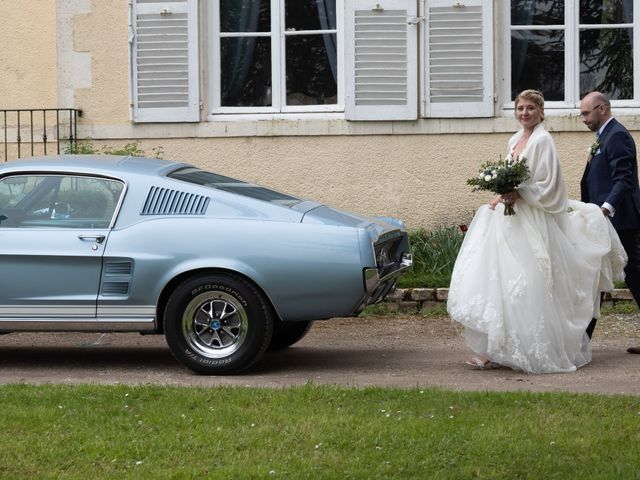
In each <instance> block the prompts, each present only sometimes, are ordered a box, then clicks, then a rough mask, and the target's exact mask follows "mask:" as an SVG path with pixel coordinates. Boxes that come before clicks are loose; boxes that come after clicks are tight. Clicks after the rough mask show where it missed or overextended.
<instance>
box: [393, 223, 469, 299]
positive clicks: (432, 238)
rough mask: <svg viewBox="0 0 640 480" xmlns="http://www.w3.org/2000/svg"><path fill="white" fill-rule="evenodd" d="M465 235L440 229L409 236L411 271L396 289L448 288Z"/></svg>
mask: <svg viewBox="0 0 640 480" xmlns="http://www.w3.org/2000/svg"><path fill="white" fill-rule="evenodd" d="M463 239H464V233H463V232H462V230H461V229H460V227H440V228H438V229H436V230H432V231H427V230H424V229H420V230H415V231H412V232H409V240H410V242H411V254H412V255H413V267H412V268H411V270H410V271H409V272H407V274H406V275H404V276H403V277H401V279H400V281H399V282H398V286H399V287H414V288H419V287H423V288H424V287H431V288H433V287H448V286H449V282H450V281H451V272H452V271H453V265H454V263H455V261H456V257H457V256H458V252H459V251H460V246H461V245H462V240H463Z"/></svg>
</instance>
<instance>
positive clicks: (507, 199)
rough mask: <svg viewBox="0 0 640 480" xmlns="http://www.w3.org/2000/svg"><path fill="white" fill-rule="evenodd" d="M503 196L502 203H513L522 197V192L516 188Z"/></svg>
mask: <svg viewBox="0 0 640 480" xmlns="http://www.w3.org/2000/svg"><path fill="white" fill-rule="evenodd" d="M501 198H502V203H507V204H511V205H513V204H514V203H516V200H518V199H519V198H520V194H519V193H518V192H517V191H515V190H514V191H513V192H509V193H505V194H503V195H501Z"/></svg>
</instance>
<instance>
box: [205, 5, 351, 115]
mask: <svg viewBox="0 0 640 480" xmlns="http://www.w3.org/2000/svg"><path fill="white" fill-rule="evenodd" d="M208 2H209V3H208V7H209V8H208V12H209V15H208V19H207V26H206V30H207V31H208V33H209V34H208V46H209V48H208V52H209V53H208V55H207V58H208V62H207V63H208V68H207V71H208V76H209V85H210V88H209V98H210V99H211V104H210V106H209V112H210V113H209V120H216V119H220V116H221V115H224V116H225V117H227V116H229V115H233V114H255V116H256V117H260V116H261V114H272V115H273V114H275V115H277V114H287V113H323V112H344V90H345V75H344V69H345V63H344V62H345V61H344V57H345V53H344V0H336V28H335V30H322V31H321V32H322V33H334V34H335V35H336V45H337V52H336V55H337V60H336V61H337V63H336V65H337V68H338V78H337V79H336V83H337V96H336V98H337V103H336V104H332V105H291V106H287V105H286V103H285V102H286V82H285V80H286V60H285V53H286V52H285V45H286V38H287V37H289V36H293V35H305V34H310V33H320V31H314V30H308V31H299V32H287V31H284V20H285V10H284V5H285V0H271V3H270V6H271V32H252V33H249V34H244V33H220V14H219V12H220V0H208ZM241 36H252V37H255V36H261V37H268V38H271V45H272V48H271V72H272V73H271V75H272V86H271V87H272V91H271V99H272V105H273V106H271V107H258V106H256V107H223V106H222V105H221V95H220V94H221V82H220V71H221V66H220V56H219V55H218V52H219V51H220V39H221V38H223V37H241ZM274 45H275V47H274ZM276 72H277V73H276ZM252 116H254V115H252Z"/></svg>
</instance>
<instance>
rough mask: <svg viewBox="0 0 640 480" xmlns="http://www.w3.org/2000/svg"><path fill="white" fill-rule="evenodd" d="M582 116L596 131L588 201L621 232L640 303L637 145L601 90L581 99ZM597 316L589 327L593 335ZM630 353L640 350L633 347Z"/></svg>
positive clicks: (584, 186)
mask: <svg viewBox="0 0 640 480" xmlns="http://www.w3.org/2000/svg"><path fill="white" fill-rule="evenodd" d="M580 116H581V117H582V122H583V123H584V124H585V125H586V126H587V127H589V130H591V131H593V132H596V138H597V139H596V141H595V142H594V144H593V146H592V148H591V152H590V157H589V161H588V162H587V166H586V168H585V170H584V174H583V175H582V180H581V181H580V196H581V199H582V201H583V202H585V203H587V202H588V203H595V204H596V205H600V208H601V209H602V213H603V214H604V215H606V216H607V217H609V219H610V220H611V223H612V224H613V227H614V228H615V229H616V231H617V232H618V236H619V237H620V241H621V242H622V246H623V247H624V249H625V251H626V252H627V255H628V257H629V261H628V263H627V266H626V267H625V269H624V272H625V281H626V284H627V286H628V287H629V290H630V291H631V294H632V295H633V298H634V299H635V301H636V303H637V304H638V305H639V306H640V187H639V186H638V163H637V160H636V145H635V142H634V141H633V138H632V137H631V134H630V133H629V131H628V130H627V129H626V128H625V127H624V126H623V125H622V124H621V123H619V122H618V121H617V120H616V119H615V118H613V117H612V116H611V103H610V101H609V99H608V98H607V97H606V96H605V95H604V94H602V93H600V92H591V93H589V94H587V95H586V96H585V97H584V98H583V99H582V101H581V102H580ZM595 326H596V320H595V319H593V320H592V321H591V323H590V324H589V326H588V327H587V334H588V335H589V338H591V334H592V333H593V329H594V328H595ZM627 352H629V353H640V347H630V348H628V349H627Z"/></svg>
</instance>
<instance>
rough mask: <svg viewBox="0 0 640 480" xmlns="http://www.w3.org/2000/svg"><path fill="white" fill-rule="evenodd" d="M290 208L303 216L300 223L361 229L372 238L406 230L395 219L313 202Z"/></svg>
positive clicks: (399, 221)
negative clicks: (366, 214)
mask: <svg viewBox="0 0 640 480" xmlns="http://www.w3.org/2000/svg"><path fill="white" fill-rule="evenodd" d="M291 208H292V209H293V210H296V211H298V212H300V213H302V214H303V215H302V223H320V224H324V225H336V226H344V227H357V228H363V229H366V230H368V231H369V232H370V233H371V234H372V236H373V237H379V236H381V235H383V234H385V233H387V232H392V231H397V230H403V231H404V230H406V229H405V226H404V223H403V222H402V221H401V220H399V219H397V218H391V217H368V216H365V215H359V214H357V213H352V212H347V211H344V210H338V209H337V208H333V207H328V206H327V205H323V204H321V203H317V202H313V201H304V202H301V203H298V204H297V205H294V206H293V207H291Z"/></svg>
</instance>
